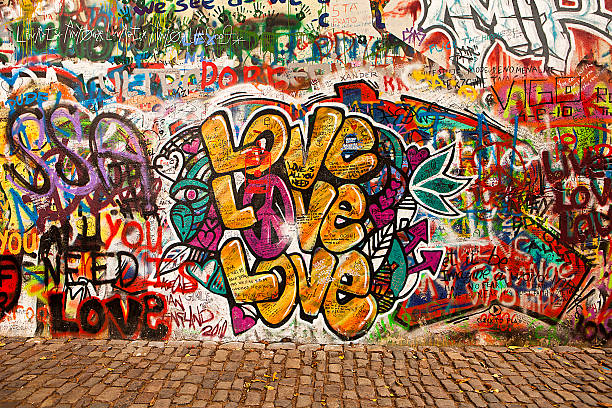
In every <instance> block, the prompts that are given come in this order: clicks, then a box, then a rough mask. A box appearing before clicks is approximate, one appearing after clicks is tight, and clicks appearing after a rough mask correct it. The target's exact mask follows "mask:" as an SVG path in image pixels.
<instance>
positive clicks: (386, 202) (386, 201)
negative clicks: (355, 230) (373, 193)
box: [378, 196, 393, 208]
mask: <svg viewBox="0 0 612 408" xmlns="http://www.w3.org/2000/svg"><path fill="white" fill-rule="evenodd" d="M378 202H379V203H380V208H389V207H391V206H392V205H393V198H387V197H385V196H380V197H378Z"/></svg>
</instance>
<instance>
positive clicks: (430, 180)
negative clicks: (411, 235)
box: [408, 143, 472, 218]
mask: <svg viewBox="0 0 612 408" xmlns="http://www.w3.org/2000/svg"><path fill="white" fill-rule="evenodd" d="M454 154H455V144H454V143H453V144H450V145H448V146H446V147H445V148H443V149H441V150H439V151H438V152H436V153H434V154H433V155H432V156H431V157H429V158H427V159H426V160H425V161H423V163H421V164H420V165H419V167H417V168H416V169H415V171H414V174H413V176H412V178H411V179H410V183H409V185H408V189H409V190H410V192H411V193H412V195H413V197H414V198H415V200H416V201H417V203H419V204H420V205H421V206H422V207H423V208H425V209H426V210H427V211H429V212H432V213H434V214H437V215H442V216H445V217H450V218H456V217H461V216H463V215H465V214H464V213H462V212H461V211H459V210H457V209H456V208H455V207H454V206H453V205H452V204H451V203H450V202H449V201H448V200H449V199H450V198H452V197H454V196H456V195H457V194H459V193H460V192H461V191H462V190H463V189H465V188H466V187H467V186H468V184H469V183H470V181H471V180H472V179H471V178H463V177H456V176H453V175H451V174H449V173H448V170H449V168H450V165H451V163H452V162H453V157H454Z"/></svg>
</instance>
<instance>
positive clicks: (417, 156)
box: [406, 146, 429, 170]
mask: <svg viewBox="0 0 612 408" xmlns="http://www.w3.org/2000/svg"><path fill="white" fill-rule="evenodd" d="M428 157H429V150H427V148H422V149H417V148H416V147H414V146H412V147H409V148H408V150H407V151H406V158H407V159H408V162H409V163H410V166H411V167H412V169H413V170H414V169H416V168H417V167H418V165H419V164H421V163H422V162H423V161H424V160H425V159H427V158H428Z"/></svg>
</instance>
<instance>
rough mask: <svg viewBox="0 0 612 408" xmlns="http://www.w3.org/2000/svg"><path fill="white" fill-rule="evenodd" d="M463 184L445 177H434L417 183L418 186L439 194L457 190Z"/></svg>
mask: <svg viewBox="0 0 612 408" xmlns="http://www.w3.org/2000/svg"><path fill="white" fill-rule="evenodd" d="M464 185H465V183H460V182H458V181H455V180H451V179H449V178H446V177H436V178H435V179H432V180H428V181H426V182H425V183H423V184H421V185H419V188H426V189H428V190H432V191H435V192H436V193H438V194H441V195H451V194H452V193H454V192H456V191H459V190H460V189H461V188H462V187H463V186H464Z"/></svg>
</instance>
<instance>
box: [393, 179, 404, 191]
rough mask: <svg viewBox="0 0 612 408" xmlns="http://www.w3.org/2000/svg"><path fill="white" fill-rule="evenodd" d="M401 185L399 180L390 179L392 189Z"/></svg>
mask: <svg viewBox="0 0 612 408" xmlns="http://www.w3.org/2000/svg"><path fill="white" fill-rule="evenodd" d="M401 186H402V183H399V182H397V181H395V180H391V189H392V190H397V189H398V188H400V187H401Z"/></svg>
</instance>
